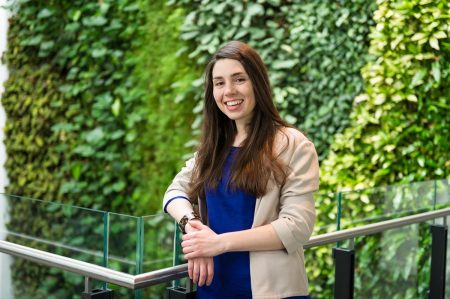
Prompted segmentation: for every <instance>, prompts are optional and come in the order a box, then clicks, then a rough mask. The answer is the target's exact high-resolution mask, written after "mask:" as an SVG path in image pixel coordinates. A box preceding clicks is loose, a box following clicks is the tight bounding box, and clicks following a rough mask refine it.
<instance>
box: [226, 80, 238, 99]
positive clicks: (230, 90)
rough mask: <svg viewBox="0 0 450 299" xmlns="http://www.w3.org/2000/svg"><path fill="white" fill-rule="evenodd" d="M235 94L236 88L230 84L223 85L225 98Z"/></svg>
mask: <svg viewBox="0 0 450 299" xmlns="http://www.w3.org/2000/svg"><path fill="white" fill-rule="evenodd" d="M235 92H236V88H235V86H234V84H233V83H232V82H230V83H226V84H225V92H224V94H225V95H226V96H229V95H233V94H234V93H235Z"/></svg>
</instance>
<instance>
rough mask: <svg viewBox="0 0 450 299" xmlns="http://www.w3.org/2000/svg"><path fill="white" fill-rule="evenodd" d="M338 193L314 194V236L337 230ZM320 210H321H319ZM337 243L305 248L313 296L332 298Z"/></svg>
mask: <svg viewBox="0 0 450 299" xmlns="http://www.w3.org/2000/svg"><path fill="white" fill-rule="evenodd" d="M338 199H339V194H338V193H324V192H318V193H315V194H314V202H315V206H316V212H317V218H316V224H315V226H314V232H313V234H312V235H313V236H316V235H321V234H325V233H329V232H334V231H336V223H337V219H338ZM319 211H320V212H319ZM334 246H335V244H329V245H324V246H319V247H313V248H309V249H305V267H306V273H307V277H308V280H309V290H310V294H311V298H332V297H333V285H334V262H333V257H332V252H333V247H334Z"/></svg>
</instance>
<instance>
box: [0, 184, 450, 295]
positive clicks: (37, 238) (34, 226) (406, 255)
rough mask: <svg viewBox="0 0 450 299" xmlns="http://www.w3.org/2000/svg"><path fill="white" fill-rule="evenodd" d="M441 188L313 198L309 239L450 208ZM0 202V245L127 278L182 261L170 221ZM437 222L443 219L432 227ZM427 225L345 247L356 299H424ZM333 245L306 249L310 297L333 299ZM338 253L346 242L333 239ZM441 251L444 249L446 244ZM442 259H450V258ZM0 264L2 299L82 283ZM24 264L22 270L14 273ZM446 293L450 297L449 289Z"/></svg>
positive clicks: (156, 291)
mask: <svg viewBox="0 0 450 299" xmlns="http://www.w3.org/2000/svg"><path fill="white" fill-rule="evenodd" d="M449 186H450V179H447V180H439V181H427V182H420V183H414V184H408V185H398V186H389V187H379V188H372V189H364V190H357V191H349V192H340V193H336V194H331V193H317V194H316V195H315V202H316V207H317V210H318V211H319V210H320V211H321V213H320V214H319V215H318V217H317V222H316V227H315V231H314V235H319V234H324V233H327V232H333V231H338V230H343V229H346V228H351V227H355V226H360V225H364V224H369V223H375V222H380V221H384V220H388V219H394V218H398V217H403V216H406V215H412V214H416V213H421V212H425V211H431V210H436V209H439V208H443V207H450V187H449ZM0 201H2V204H5V203H7V206H8V212H7V213H5V214H4V215H1V217H2V218H0V239H3V240H4V239H6V240H7V241H10V242H13V243H17V244H21V245H25V246H28V247H31V248H36V249H41V250H44V251H47V252H51V253H55V254H58V255H62V256H67V257H70V258H74V259H77V260H81V261H86V262H89V263H92V264H95V265H100V266H104V267H108V268H110V269H114V270H118V271H121V272H124V273H128V274H132V275H136V274H140V273H145V272H149V271H154V270H158V269H162V268H166V267H170V266H172V265H176V264H182V263H185V260H183V255H182V254H181V249H180V247H179V241H178V240H177V238H178V239H179V237H180V235H179V232H178V231H177V228H176V226H175V225H174V221H173V220H172V219H171V218H170V217H169V216H168V215H165V214H156V215H151V216H142V217H134V216H129V215H122V214H116V213H110V212H105V211H98V210H91V209H85V208H80V207H74V206H69V205H63V204H59V203H53V202H46V201H41V200H35V199H29V198H24V197H17V196H11V195H5V194H3V195H0ZM24 210H27V211H32V214H33V217H32V218H31V219H26V220H25V221H24V220H23V219H22V218H21V217H20V215H21V213H22V211H24ZM439 221H441V222H442V220H441V219H439V220H436V222H439ZM2 223H6V226H2ZM430 223H431V222H430ZM430 223H421V224H415V225H410V226H405V227H402V228H398V229H392V230H389V231H385V232H383V233H380V234H376V235H372V236H364V237H358V238H356V239H355V240H353V246H354V248H355V249H356V252H357V254H356V270H355V298H385V297H391V298H418V297H424V296H425V295H424V294H425V293H426V291H427V288H428V280H429V259H430V248H429V247H430V242H431V239H430V233H429V224H430ZM447 223H450V219H449V220H448V221H447ZM2 227H3V228H2ZM449 239H450V238H449ZM175 244H177V246H175ZM335 246H336V244H329V245H325V246H318V247H313V248H309V249H307V250H306V251H305V262H306V268H307V273H308V277H309V280H310V291H311V294H312V296H313V297H314V298H331V297H332V293H333V284H334V265H333V258H332V255H331V252H332V248H333V247H335ZM337 246H338V247H347V246H350V245H349V242H340V243H339V244H337ZM448 248H449V251H450V246H448ZM447 258H448V259H450V252H448V254H447ZM9 264H11V266H10V267H9ZM0 265H1V267H0V269H1V272H0V278H1V279H0V298H5V299H10V298H39V296H41V295H42V297H44V296H45V298H79V296H80V293H81V292H82V291H83V288H84V280H83V277H81V276H79V275H75V274H70V273H68V272H64V271H60V270H55V269H52V268H49V267H47V266H40V265H37V264H33V263H30V262H28V261H25V260H23V259H20V258H11V257H9V256H7V255H6V254H1V253H0ZM24 267H25V268H26V269H27V272H24V271H21V269H24ZM8 269H10V272H9V273H8ZM9 277H11V278H12V279H9ZM8 279H9V280H8ZM8 281H9V282H8ZM447 282H448V283H447V284H448V285H450V260H448V261H447ZM184 284H185V282H184V281H181V282H180V281H175V282H173V283H168V284H161V285H158V286H153V287H149V288H145V289H142V290H137V291H132V290H127V289H125V288H122V287H117V286H115V285H112V284H109V285H107V284H105V283H102V282H99V281H94V287H95V288H111V289H114V291H115V292H116V294H117V295H118V297H119V298H122V297H123V298H152V299H153V298H163V296H164V295H163V294H164V292H165V288H166V287H168V286H169V285H184ZM9 292H12V293H13V294H14V295H11V294H9ZM36 292H37V293H38V295H36ZM44 292H45V294H44ZM447 292H448V296H449V298H450V288H447ZM11 296H12V297H11Z"/></svg>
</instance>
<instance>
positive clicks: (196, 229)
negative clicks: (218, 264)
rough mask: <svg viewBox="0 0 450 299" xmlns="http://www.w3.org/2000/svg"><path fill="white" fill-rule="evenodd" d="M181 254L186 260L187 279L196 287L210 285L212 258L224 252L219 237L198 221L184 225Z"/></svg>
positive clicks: (212, 273)
mask: <svg viewBox="0 0 450 299" xmlns="http://www.w3.org/2000/svg"><path fill="white" fill-rule="evenodd" d="M185 229H186V234H185V235H184V236H183V242H181V246H182V247H183V253H184V254H185V258H186V259H187V260H188V273H189V278H190V279H192V281H193V282H194V283H196V284H198V286H203V285H204V284H206V285H208V286H209V285H210V284H211V282H212V279H213V276H214V263H213V258H212V257H213V256H216V255H219V254H221V253H224V252H225V248H224V246H223V245H222V242H220V241H219V235H218V234H216V233H215V232H213V231H212V230H211V229H210V228H209V227H208V226H206V225H204V224H202V223H201V222H200V221H198V220H191V221H189V222H188V223H187V224H186V228H185Z"/></svg>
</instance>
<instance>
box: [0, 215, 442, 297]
mask: <svg viewBox="0 0 450 299" xmlns="http://www.w3.org/2000/svg"><path fill="white" fill-rule="evenodd" d="M449 215H450V208H445V209H440V210H436V211H431V212H425V213H420V214H416V215H411V216H405V217H401V218H397V219H393V220H386V221H382V222H378V223H373V224H368V225H363V226H359V227H355V228H350V229H346V230H342V231H336V232H330V233H326V234H322V235H317V236H313V237H311V239H310V240H309V241H308V242H306V244H305V245H304V246H303V247H304V248H311V247H316V246H320V245H325V244H330V243H335V242H339V241H343V240H348V239H352V238H355V237H358V236H366V235H372V234H375V233H379V232H382V231H385V230H388V229H393V228H397V227H401V226H405V225H410V224H414V223H420V222H424V221H427V220H432V219H436V218H440V217H446V216H449ZM0 252H3V253H7V254H10V255H13V256H17V257H20V258H24V259H27V260H30V261H33V262H36V263H39V264H43V265H46V266H50V267H55V268H58V269H62V270H66V271H69V272H72V273H76V274H80V275H83V276H85V277H89V278H93V279H97V280H100V281H104V282H108V283H113V284H116V285H119V286H122V287H125V288H128V289H133V290H135V289H140V288H144V287H148V286H153V285H157V284H160V283H164V282H168V281H172V280H175V279H179V278H182V277H186V276H187V264H183V265H179V266H175V267H169V268H164V269H160V270H156V271H151V272H147V273H143V274H138V275H131V274H126V273H123V272H119V271H115V270H112V269H108V268H105V267H101V266H97V265H93V264H90V263H86V262H82V261H78V260H75V259H72V258H68V257H64V256H60V255H57V254H53V253H49V252H45V251H42V250H38V249H34V248H30V247H26V246H22V245H18V244H14V243H11V242H8V241H0Z"/></svg>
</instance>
